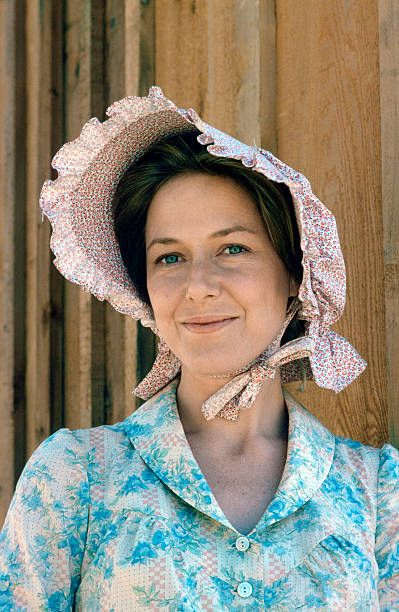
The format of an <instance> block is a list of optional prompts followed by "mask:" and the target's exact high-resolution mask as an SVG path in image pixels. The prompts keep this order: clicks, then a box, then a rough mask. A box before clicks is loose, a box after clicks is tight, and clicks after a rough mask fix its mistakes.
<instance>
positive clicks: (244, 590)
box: [237, 582, 252, 597]
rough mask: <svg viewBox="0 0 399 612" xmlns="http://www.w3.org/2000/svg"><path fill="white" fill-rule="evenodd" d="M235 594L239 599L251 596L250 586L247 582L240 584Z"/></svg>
mask: <svg viewBox="0 0 399 612" xmlns="http://www.w3.org/2000/svg"><path fill="white" fill-rule="evenodd" d="M237 593H238V594H239V596H240V597H250V596H251V594H252V584H251V583H249V582H240V584H239V585H238V587H237Z"/></svg>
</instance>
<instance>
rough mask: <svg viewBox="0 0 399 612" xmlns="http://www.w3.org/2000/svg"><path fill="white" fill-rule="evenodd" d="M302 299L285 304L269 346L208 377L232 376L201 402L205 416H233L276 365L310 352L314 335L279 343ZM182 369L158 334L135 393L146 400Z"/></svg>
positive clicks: (248, 403)
mask: <svg viewBox="0 0 399 612" xmlns="http://www.w3.org/2000/svg"><path fill="white" fill-rule="evenodd" d="M300 306H301V301H300V300H299V298H298V297H296V298H295V299H294V300H293V301H292V302H291V304H290V306H289V307H288V310H287V313H286V317H285V320H284V323H283V325H282V327H281V329H280V332H279V333H278V335H277V336H276V337H275V339H274V340H273V341H272V342H271V344H269V345H268V347H267V348H266V349H265V350H264V351H263V352H262V353H261V355H259V357H257V358H256V359H254V360H253V361H251V362H250V363H249V364H247V365H246V366H244V367H243V368H240V369H238V370H235V371H234V372H233V373H231V374H230V375H229V374H227V375H217V374H216V375H215V376H211V378H227V377H228V376H234V378H232V379H231V380H230V381H229V382H227V383H226V384H225V385H223V387H221V388H220V389H218V390H217V391H216V392H215V393H214V394H213V395H211V396H210V397H209V398H208V399H207V400H206V401H205V402H204V403H203V405H202V407H201V411H202V413H203V415H204V418H205V419H206V420H208V421H209V420H211V419H213V418H215V416H216V415H218V416H219V417H221V418H225V419H228V420H236V419H237V418H238V414H239V411H240V409H243V410H246V409H248V408H249V407H250V406H251V405H252V404H253V402H254V401H255V399H256V397H257V395H258V393H259V391H260V389H261V386H262V384H263V382H264V380H265V379H266V378H274V376H275V372H276V369H277V368H278V367H280V366H281V365H283V364H284V363H288V362H290V361H293V360H295V359H301V358H303V357H307V356H309V355H311V354H312V352H313V351H314V346H315V342H314V340H313V338H309V337H305V336H304V337H301V338H297V339H295V340H291V341H290V342H287V343H286V344H284V345H283V346H282V347H280V346H279V344H280V341H281V338H282V337H283V335H284V332H285V330H286V329H287V327H288V325H289V323H290V322H291V320H292V319H293V318H294V316H295V314H296V313H297V311H298V309H299V307H300ZM180 369H181V362H180V360H179V359H178V357H176V355H174V353H173V352H172V351H171V350H170V348H169V347H168V345H167V344H166V343H165V341H164V340H163V338H160V342H159V345H158V354H157V357H156V359H155V362H154V364H153V367H152V368H151V370H150V372H149V373H148V374H147V376H146V377H145V378H144V379H143V380H142V381H141V383H140V384H139V385H138V386H137V387H136V388H135V389H134V394H135V395H137V396H138V397H140V398H142V399H144V400H147V399H150V398H151V397H152V396H153V395H155V393H157V392H158V391H159V390H161V389H162V388H163V387H165V386H166V385H167V384H168V383H169V382H170V381H172V380H173V379H174V378H175V377H176V376H177V374H178V373H179V371H180Z"/></svg>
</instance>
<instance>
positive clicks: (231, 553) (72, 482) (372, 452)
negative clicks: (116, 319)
mask: <svg viewBox="0 0 399 612" xmlns="http://www.w3.org/2000/svg"><path fill="white" fill-rule="evenodd" d="M284 396H285V400H286V404H287V408H288V412H289V438H288V450H287V459H286V464H285V468H284V472H283V475H282V479H281V482H280V484H279V486H278V489H277V491H276V493H275V495H274V497H273V499H272V500H271V502H270V504H269V505H268V507H267V508H266V510H265V512H264V514H263V516H262V517H261V519H260V520H259V522H258V523H257V525H256V527H255V528H254V529H253V530H252V531H251V532H249V533H246V534H242V533H239V532H238V531H237V530H236V529H235V528H234V526H233V525H232V524H231V523H230V522H229V520H228V519H227V518H226V516H225V515H224V513H223V511H222V509H221V508H220V506H219V504H218V502H217V500H216V498H215V497H214V495H213V493H212V491H211V489H210V487H209V485H208V483H207V481H206V479H205V477H204V475H203V474H202V472H201V470H200V468H199V465H198V463H197V462H196V460H195V458H194V456H193V454H192V451H191V448H190V446H189V444H188V441H187V439H186V437H185V434H184V430H183V427H182V424H181V421H180V417H179V413H178V410H177V405H176V380H175V381H172V382H171V383H170V384H169V385H168V386H167V387H166V388H165V389H164V390H163V391H160V392H159V393H158V394H157V395H156V396H154V397H153V398H151V399H150V400H148V401H147V402H146V403H145V404H143V405H142V406H140V408H138V409H137V410H136V411H134V412H133V413H132V414H131V415H130V416H129V417H127V418H126V419H125V420H124V421H121V422H119V423H116V424H114V425H102V426H99V427H93V428H87V429H77V430H70V429H68V428H62V429H59V430H57V431H56V432H55V433H53V434H52V435H51V436H49V437H48V438H47V439H46V440H44V441H43V442H42V443H41V444H40V445H39V446H38V448H37V449H36V450H35V451H34V453H33V454H32V456H31V457H30V459H29V460H28V462H27V463H26V465H25V468H24V470H23V472H22V474H21V476H20V478H19V480H18V483H17V486H16V490H15V493H14V496H13V499H12V501H11V504H10V507H9V510H8V513H7V516H6V519H5V523H4V525H3V528H2V531H1V533H0V610H2V611H8V610H10V611H11V610H12V611H14V610H16V611H36V610H37V611H39V610H54V611H55V610H57V611H61V610H83V611H95V612H98V611H99V610H107V611H111V612H122V611H123V612H125V611H126V612H127V611H129V612H130V611H135V610H157V609H163V610H167V611H174V612H198V611H212V612H214V611H218V610H240V611H250V610H253V611H257V610H276V611H287V612H288V611H289V612H291V610H297V609H298V610H301V611H303V610H318V609H324V610H334V611H335V610H356V611H366V610H372V611H374V610H382V611H383V612H388V611H389V612H391V611H393V610H399V451H398V450H397V449H396V448H395V447H393V446H392V445H391V444H388V443H386V444H384V445H383V446H382V447H381V448H374V447H371V446H367V445H364V444H361V443H360V442H356V441H354V440H351V439H348V438H344V437H340V436H334V435H333V434H332V433H331V432H330V431H329V430H328V429H327V428H326V427H325V426H324V425H322V423H321V422H320V421H319V420H318V419H317V418H316V417H315V416H314V415H312V414H311V413H310V412H309V411H308V410H307V409H306V408H305V407H303V406H302V405H301V404H300V403H299V402H298V401H297V400H296V399H294V398H293V397H292V396H291V395H290V394H289V393H288V392H287V391H286V390H284Z"/></svg>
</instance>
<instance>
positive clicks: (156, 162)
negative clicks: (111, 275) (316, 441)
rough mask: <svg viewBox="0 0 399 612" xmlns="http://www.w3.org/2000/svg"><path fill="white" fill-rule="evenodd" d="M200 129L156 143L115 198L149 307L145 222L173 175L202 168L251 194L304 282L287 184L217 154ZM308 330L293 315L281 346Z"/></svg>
mask: <svg viewBox="0 0 399 612" xmlns="http://www.w3.org/2000/svg"><path fill="white" fill-rule="evenodd" d="M198 134H200V132H199V131H197V130H196V131H191V132H184V133H182V134H179V135H175V136H171V137H169V138H167V139H164V140H163V141H162V142H160V143H158V144H155V145H153V146H152V147H151V149H150V150H148V151H147V152H146V153H145V154H144V155H143V156H142V157H140V158H139V159H138V160H137V161H136V162H135V163H133V164H131V166H129V167H128V168H127V170H126V171H125V173H124V174H123V175H122V177H121V179H120V181H119V183H118V186H117V189H116V192H115V196H114V200H113V215H114V228H115V233H116V238H117V240H118V243H119V247H120V251H121V256H122V260H123V262H124V264H125V266H126V268H127V271H128V273H129V276H130V278H131V279H132V281H133V284H134V285H135V287H136V288H137V291H138V294H139V296H140V298H141V299H142V300H143V301H144V302H145V303H147V304H148V305H150V298H149V295H148V291H147V275H146V248H145V224H146V218H147V211H148V208H149V205H150V203H151V200H152V198H153V197H154V195H155V194H156V192H157V191H158V189H160V187H161V186H162V185H164V184H165V183H166V182H167V181H168V180H169V179H170V178H172V177H173V176H176V175H178V174H183V173H184V174H187V173H193V172H195V173H198V172H203V173H206V174H211V175H223V176H229V177H231V178H233V179H234V180H235V181H237V182H238V183H239V184H240V185H241V186H242V187H243V188H244V189H246V190H247V192H248V193H249V194H250V196H251V197H252V199H253V201H254V202H255V204H256V206H257V208H258V210H259V212H260V215H261V217H262V219H263V221H264V224H265V227H266V230H267V232H268V234H269V237H270V240H271V242H272V245H273V246H274V249H275V251H276V253H277V255H278V256H279V257H280V259H281V260H282V262H283V263H284V265H285V266H286V268H287V270H288V272H290V273H291V274H292V275H293V277H294V278H295V280H296V282H297V283H298V285H299V284H300V283H301V281H302V264H301V262H302V250H301V247H300V237H299V232H298V226H297V222H296V218H295V212H294V206H293V203H292V197H291V193H290V190H289V188H288V187H287V185H285V184H284V183H277V182H275V181H272V180H270V179H268V178H267V177H265V176H264V175H262V174H260V173H259V172H256V171H253V170H251V169H248V168H246V167H245V166H243V164H242V163H241V161H239V160H236V159H233V158H228V157H216V156H214V155H212V154H211V153H209V152H208V151H207V149H206V146H204V145H202V144H200V143H199V142H198V141H197V135H198ZM303 333H304V322H303V321H300V320H298V319H294V320H293V321H292V322H291V324H290V325H289V326H288V328H287V330H286V332H285V334H284V336H283V338H282V341H281V344H285V343H286V342H288V341H289V340H292V339H294V338H297V337H298V336H301V335H303Z"/></svg>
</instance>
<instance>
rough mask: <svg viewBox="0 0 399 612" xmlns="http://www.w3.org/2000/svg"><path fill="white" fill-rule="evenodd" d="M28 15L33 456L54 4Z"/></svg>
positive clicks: (42, 421)
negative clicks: (41, 203)
mask: <svg viewBox="0 0 399 612" xmlns="http://www.w3.org/2000/svg"><path fill="white" fill-rule="evenodd" d="M25 9H26V12H25V15H26V46H27V57H26V100H27V133H26V139H27V140H26V150H27V180H26V187H27V191H26V283H27V291H26V297H27V300H26V330H27V333H26V352H27V364H26V365H27V367H26V389H27V394H26V435H27V449H26V452H27V456H30V455H31V454H32V452H33V451H34V449H35V448H36V447H37V445H38V444H39V442H41V441H42V440H43V439H44V438H45V437H47V436H48V435H49V434H50V404H49V376H50V371H49V338H50V286H49V257H48V242H49V236H50V233H49V224H48V223H42V222H41V214H40V208H39V206H38V200H39V193H40V188H41V185H42V184H43V181H44V180H45V178H46V177H47V174H48V159H49V157H50V154H51V103H52V99H51V95H52V94H51V54H52V38H51V2H49V1H43V2H27V3H26V4H25Z"/></svg>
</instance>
